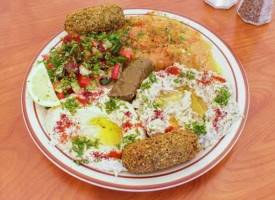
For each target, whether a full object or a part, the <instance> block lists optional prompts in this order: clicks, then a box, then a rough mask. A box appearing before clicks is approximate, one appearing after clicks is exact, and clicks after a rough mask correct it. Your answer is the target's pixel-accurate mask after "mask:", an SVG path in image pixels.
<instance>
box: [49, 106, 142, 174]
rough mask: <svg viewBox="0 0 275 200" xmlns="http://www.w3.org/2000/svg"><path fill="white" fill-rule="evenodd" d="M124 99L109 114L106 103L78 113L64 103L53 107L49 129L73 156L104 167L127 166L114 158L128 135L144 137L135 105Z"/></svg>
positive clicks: (56, 140) (125, 143) (81, 109)
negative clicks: (62, 105) (68, 109)
mask: <svg viewBox="0 0 275 200" xmlns="http://www.w3.org/2000/svg"><path fill="white" fill-rule="evenodd" d="M121 103H122V105H123V106H120V107H119V109H117V110H115V111H113V112H111V113H110V114H107V112H106V110H105V107H104V106H105V104H104V103H101V104H98V105H97V106H96V105H92V106H87V107H82V108H79V109H77V111H76V113H75V114H71V113H70V112H69V111H67V110H66V109H63V108H62V107H61V106H58V107H54V108H51V109H49V110H48V111H47V115H46V120H45V121H46V128H47V132H48V133H49V135H50V137H51V138H52V142H53V143H54V144H57V145H58V147H59V148H61V149H62V150H63V151H64V152H65V153H67V154H69V155H70V156H71V157H72V158H73V159H74V160H80V161H82V160H85V161H86V160H88V161H89V164H91V163H93V165H92V166H93V167H96V168H98V169H101V168H102V167H103V168H104V170H105V171H113V170H115V169H116V170H118V169H120V170H118V171H121V170H123V169H124V168H123V166H122V164H118V163H117V164H114V162H119V158H120V156H121V151H122V149H123V148H124V146H126V145H127V142H129V138H134V139H135V140H139V139H143V138H144V137H145V133H144V131H143V129H142V128H141V127H140V126H136V125H137V124H140V122H139V120H138V116H137V114H136V111H135V110H134V108H133V106H132V105H131V104H130V103H128V102H124V101H121ZM125 124H127V128H125V127H126V125H125ZM129 125H131V126H129ZM76 138H78V140H76ZM76 142H78V143H76ZM108 162H110V166H109V170H107V168H108V167H106V166H108ZM87 163H88V162H87ZM100 163H102V166H101V164H100ZM106 163H107V164H106ZM103 164H104V166H103ZM112 166H113V167H112ZM118 166H121V168H119V167H118ZM101 170H102V169H101Z"/></svg>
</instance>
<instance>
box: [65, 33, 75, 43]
mask: <svg viewBox="0 0 275 200" xmlns="http://www.w3.org/2000/svg"><path fill="white" fill-rule="evenodd" d="M73 38H74V36H73V35H71V34H68V35H66V36H65V37H64V38H63V42H64V43H67V42H71V41H72V39H73Z"/></svg>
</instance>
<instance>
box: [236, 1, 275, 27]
mask: <svg viewBox="0 0 275 200" xmlns="http://www.w3.org/2000/svg"><path fill="white" fill-rule="evenodd" d="M272 8H273V0H242V1H241V3H240V5H239V7H238V10H237V13H238V15H239V16H240V17H241V18H242V20H243V21H245V22H246V23H250V24H253V25H257V26H258V25H262V24H266V23H269V22H270V21H271V16H272Z"/></svg>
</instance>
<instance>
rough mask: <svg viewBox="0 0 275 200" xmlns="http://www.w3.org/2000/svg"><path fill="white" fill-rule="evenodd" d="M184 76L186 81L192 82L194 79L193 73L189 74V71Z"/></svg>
mask: <svg viewBox="0 0 275 200" xmlns="http://www.w3.org/2000/svg"><path fill="white" fill-rule="evenodd" d="M185 76H186V78H187V79H188V80H192V79H194V78H195V74H194V72H191V71H187V72H186V74H185Z"/></svg>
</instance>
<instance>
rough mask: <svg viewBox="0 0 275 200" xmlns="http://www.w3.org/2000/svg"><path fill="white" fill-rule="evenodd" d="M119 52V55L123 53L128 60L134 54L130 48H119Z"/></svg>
mask: <svg viewBox="0 0 275 200" xmlns="http://www.w3.org/2000/svg"><path fill="white" fill-rule="evenodd" d="M119 53H120V54H121V55H123V56H124V57H126V58H127V59H128V60H131V58H132V56H133V54H134V52H133V50H132V48H125V49H121V50H120V51H119Z"/></svg>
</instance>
